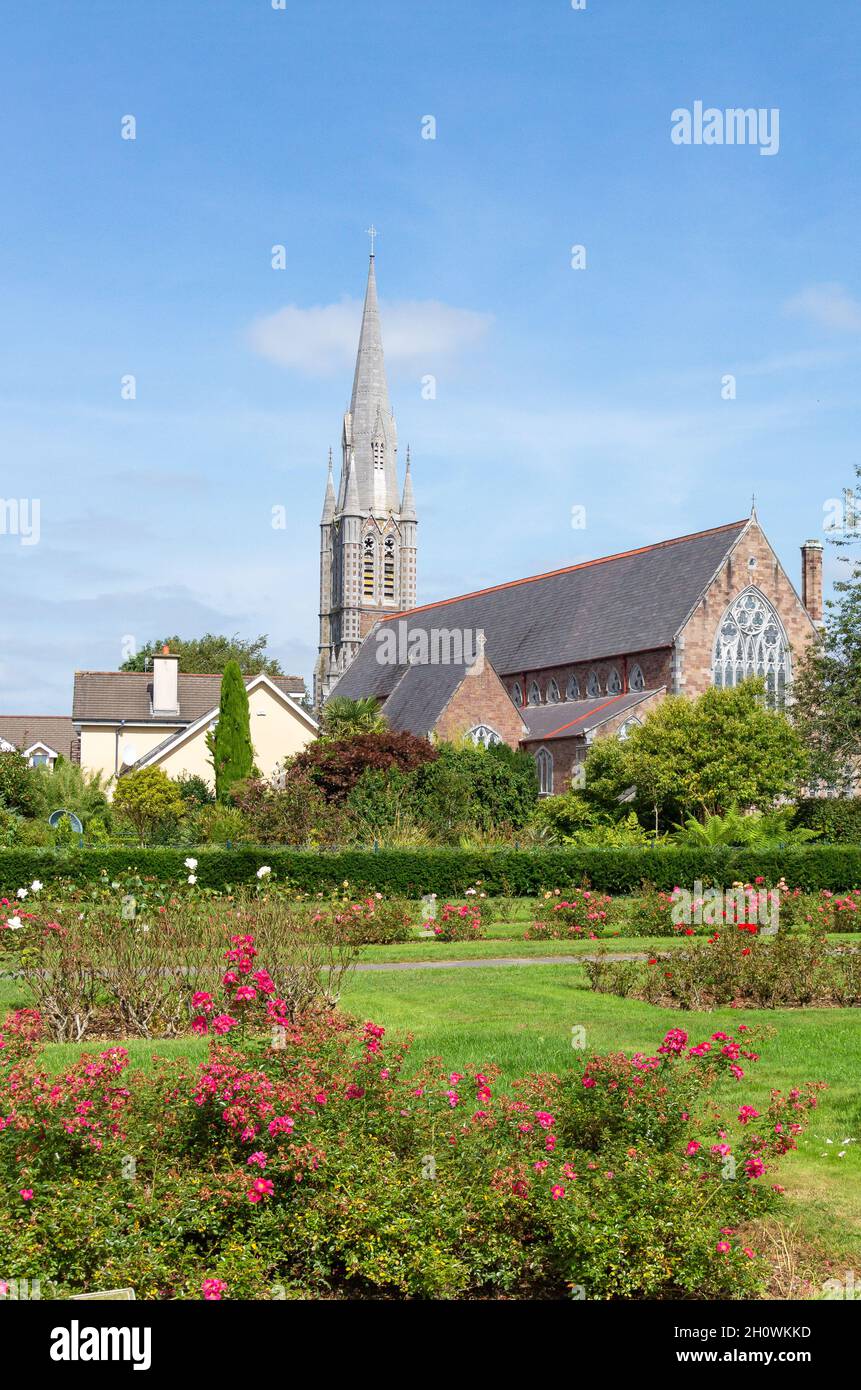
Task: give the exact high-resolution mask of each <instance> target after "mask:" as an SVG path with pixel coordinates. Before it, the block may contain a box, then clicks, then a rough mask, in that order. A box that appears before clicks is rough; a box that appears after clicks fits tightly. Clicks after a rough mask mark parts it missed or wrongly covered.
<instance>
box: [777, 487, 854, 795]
mask: <svg viewBox="0 0 861 1390" xmlns="http://www.w3.org/2000/svg"><path fill="white" fill-rule="evenodd" d="M856 472H857V473H858V476H859V477H860V478H861V469H859V470H856ZM854 497H855V506H856V509H857V514H859V515H861V496H859V489H858V488H856V489H855V492H854ZM858 543H859V542H858V534H857V527H855V526H853V527H850V528H849V529H848V530H847V532H846V533H844V534H843V535H842V536H840V537H838V538H837V539H836V540H835V541H834V544H835V545H840V546H847V545H852V544H855V545H857V544H858ZM841 560H842V561H843V562H844V563H845V564H846V565H847V566H848V567H849V568H848V571H847V573H846V574H845V576H844V578H842V579H838V580H836V581H835V584H834V598H833V599H829V600H828V602H827V603H826V605H825V614H826V618H825V630H824V633H823V635H822V641H821V642H818V643H814V644H811V646H810V647H808V649H807V652H806V653H805V655H804V657H803V658H802V661H801V663H800V666H799V669H798V672H797V674H796V678H795V681H794V683H793V690H792V693H793V697H794V702H793V707H792V718H793V721H794V723H795V726H796V728H797V729H798V731H799V733H800V734H801V736H802V738H803V739H804V742H805V745H806V747H807V749H808V753H809V758H810V775H811V777H813V778H822V779H823V780H824V781H826V782H828V783H830V784H833V785H837V786H849V785H851V783H852V782H853V780H854V778H855V776H856V775H857V765H858V762H859V760H861V562H859V561H858V560H857V559H854V558H853V557H851V556H841Z"/></svg>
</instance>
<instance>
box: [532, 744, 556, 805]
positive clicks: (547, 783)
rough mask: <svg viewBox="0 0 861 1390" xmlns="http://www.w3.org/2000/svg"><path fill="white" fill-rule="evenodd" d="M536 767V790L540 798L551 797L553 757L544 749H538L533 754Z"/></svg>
mask: <svg viewBox="0 0 861 1390" xmlns="http://www.w3.org/2000/svg"><path fill="white" fill-rule="evenodd" d="M535 762H536V764H537V766H538V790H539V792H540V793H541V795H542V796H552V795H553V756H552V754H551V753H548V751H547V749H546V748H539V750H538V752H537V753H536V754H535Z"/></svg>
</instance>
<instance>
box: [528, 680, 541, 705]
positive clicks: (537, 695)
mask: <svg viewBox="0 0 861 1390" xmlns="http://www.w3.org/2000/svg"><path fill="white" fill-rule="evenodd" d="M529 703H530V705H540V704H541V686H540V685H539V684H538V682H537V681H533V682H532V684H531V685H530V687H529Z"/></svg>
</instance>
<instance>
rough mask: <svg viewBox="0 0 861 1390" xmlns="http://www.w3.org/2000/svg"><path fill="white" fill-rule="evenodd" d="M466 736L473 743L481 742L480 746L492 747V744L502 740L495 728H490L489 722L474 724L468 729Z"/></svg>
mask: <svg viewBox="0 0 861 1390" xmlns="http://www.w3.org/2000/svg"><path fill="white" fill-rule="evenodd" d="M467 738H471V739H472V741H473V743H478V744H481V747H482V748H492V747H493V746H494V744H496V743H501V742H502V739H501V738H500V736H499V734H498V733H497V732H496V730H495V729H491V727H490V725H489V724H476V726H475V728H474V729H470V731H469V733H468V734H467Z"/></svg>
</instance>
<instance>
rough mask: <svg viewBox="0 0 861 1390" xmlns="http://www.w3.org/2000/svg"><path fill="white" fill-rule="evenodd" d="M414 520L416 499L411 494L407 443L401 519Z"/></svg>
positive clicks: (411, 477)
mask: <svg viewBox="0 0 861 1390" xmlns="http://www.w3.org/2000/svg"><path fill="white" fill-rule="evenodd" d="M415 520H416V499H415V497H414V496H413V475H412V469H411V468H410V447H409V445H407V467H406V472H405V473H404V495H403V497H402V498H401V521H415Z"/></svg>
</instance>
